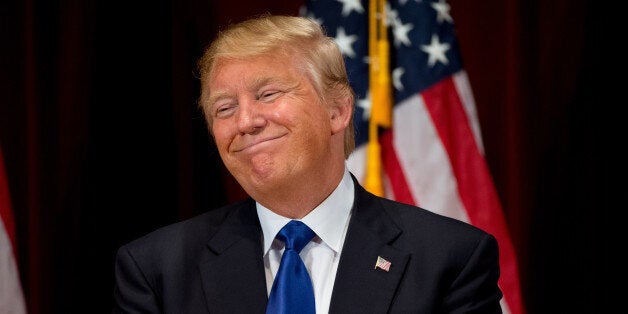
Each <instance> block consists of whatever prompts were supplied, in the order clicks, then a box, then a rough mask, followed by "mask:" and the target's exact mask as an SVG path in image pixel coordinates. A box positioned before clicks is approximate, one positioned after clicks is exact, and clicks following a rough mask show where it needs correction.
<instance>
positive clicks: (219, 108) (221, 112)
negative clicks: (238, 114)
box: [214, 102, 236, 119]
mask: <svg viewBox="0 0 628 314" xmlns="http://www.w3.org/2000/svg"><path fill="white" fill-rule="evenodd" d="M235 107H236V103H235V102H224V103H217V104H215V105H214V118H218V119H220V118H226V117H229V116H231V115H232V114H233V112H234V110H235Z"/></svg>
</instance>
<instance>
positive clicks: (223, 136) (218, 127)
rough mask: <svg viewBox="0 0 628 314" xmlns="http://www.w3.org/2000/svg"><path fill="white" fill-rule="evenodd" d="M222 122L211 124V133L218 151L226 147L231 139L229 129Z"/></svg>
mask: <svg viewBox="0 0 628 314" xmlns="http://www.w3.org/2000/svg"><path fill="white" fill-rule="evenodd" d="M222 124H223V123H220V122H218V123H216V121H214V124H213V125H212V134H213V136H214V142H216V146H217V147H218V150H219V151H221V152H222V151H224V150H226V149H227V147H228V145H229V142H230V141H231V138H232V135H231V131H230V129H229V128H228V126H227V125H222Z"/></svg>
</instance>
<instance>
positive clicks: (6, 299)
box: [0, 150, 26, 314]
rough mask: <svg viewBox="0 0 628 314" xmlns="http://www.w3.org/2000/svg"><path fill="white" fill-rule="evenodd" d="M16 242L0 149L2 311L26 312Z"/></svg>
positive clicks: (0, 272)
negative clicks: (16, 255) (16, 254)
mask: <svg viewBox="0 0 628 314" xmlns="http://www.w3.org/2000/svg"><path fill="white" fill-rule="evenodd" d="M15 243H16V242H15V225H14V222H13V214H12V211H11V199H10V195H9V186H8V181H7V176H6V174H5V172H4V159H3V157H2V151H1V150H0V310H1V311H0V312H2V313H12V314H25V313H26V304H25V302H24V295H23V292H22V286H21V284H20V277H19V271H18V267H17V263H16V258H15V252H16V250H15V248H16V244H15Z"/></svg>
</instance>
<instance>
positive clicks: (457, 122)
mask: <svg viewBox="0 0 628 314" xmlns="http://www.w3.org/2000/svg"><path fill="white" fill-rule="evenodd" d="M423 98H424V99H425V103H426V107H427V108H428V111H429V113H430V116H431V117H432V120H433V121H434V125H435V126H436V129H437V132H438V134H439V137H440V139H441V142H442V143H443V145H444V147H445V149H446V151H447V154H448V155H449V159H450V161H451V165H452V169H453V172H454V174H455V178H456V180H457V185H458V189H459V195H460V198H461V200H462V202H463V204H464V207H465V208H466V212H467V214H468V216H469V219H470V222H471V223H472V224H473V225H475V226H478V227H479V228H482V229H484V230H486V231H487V232H489V233H491V234H493V235H494V236H495V237H496V238H497V241H498V242H499V245H500V264H501V269H502V273H503V274H504V275H503V276H501V277H500V286H501V287H502V289H504V290H506V293H505V297H506V299H507V303H509V304H511V305H512V304H513V303H514V302H517V303H518V302H520V300H519V299H514V300H513V299H512V298H511V296H514V295H517V296H518V295H519V293H518V291H508V290H511V289H518V285H516V284H513V283H516V282H518V280H519V279H518V275H517V272H516V271H515V270H516V266H515V265H516V259H515V255H514V249H513V247H512V243H511V241H510V236H509V234H508V232H507V228H506V221H505V218H504V216H503V212H502V209H501V205H500V202H499V199H498V196H497V192H496V190H495V187H494V185H493V181H492V178H491V176H490V172H489V169H488V166H487V164H486V161H485V159H484V156H483V155H482V153H481V152H480V150H479V149H478V146H477V145H476V140H475V137H474V134H473V131H472V128H471V127H470V125H469V123H468V118H467V114H466V111H465V109H464V107H463V104H462V102H461V100H460V98H459V97H458V93H457V92H456V86H455V84H454V81H453V79H451V78H448V79H445V80H443V81H442V82H440V83H437V84H435V85H434V86H433V87H432V88H429V89H427V90H426V91H424V92H423ZM513 292H515V293H513Z"/></svg>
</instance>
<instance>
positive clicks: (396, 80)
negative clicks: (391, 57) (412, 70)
mask: <svg viewBox="0 0 628 314" xmlns="http://www.w3.org/2000/svg"><path fill="white" fill-rule="evenodd" d="M404 73H406V70H405V69H404V68H402V67H398V68H396V69H394V70H393V71H392V79H393V86H395V89H396V90H398V91H402V90H403V83H401V76H402V75H403V74H404Z"/></svg>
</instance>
